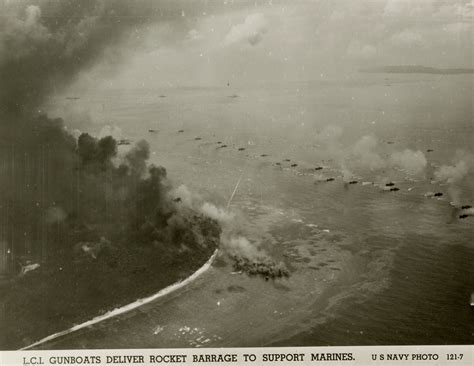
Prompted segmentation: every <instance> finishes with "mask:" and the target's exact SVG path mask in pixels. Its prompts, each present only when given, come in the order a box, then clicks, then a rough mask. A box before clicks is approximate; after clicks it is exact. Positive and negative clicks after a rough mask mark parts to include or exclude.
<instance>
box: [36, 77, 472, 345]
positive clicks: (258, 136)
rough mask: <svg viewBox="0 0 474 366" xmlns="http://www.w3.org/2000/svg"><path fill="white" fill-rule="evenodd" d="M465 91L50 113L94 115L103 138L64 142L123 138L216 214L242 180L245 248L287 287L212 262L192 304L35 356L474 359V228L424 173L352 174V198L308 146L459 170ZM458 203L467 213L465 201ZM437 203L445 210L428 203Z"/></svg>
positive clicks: (197, 91) (385, 86) (194, 286)
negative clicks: (368, 351) (264, 352)
mask: <svg viewBox="0 0 474 366" xmlns="http://www.w3.org/2000/svg"><path fill="white" fill-rule="evenodd" d="M472 81H473V80H472V77H468V78H466V77H465V76H446V77H444V76H442V77H440V76H437V75H434V76H433V75H429V76H419V75H418V76H417V75H403V76H396V75H390V76H389V77H385V76H384V75H369V76H367V75H364V78H362V77H357V76H354V78H353V79H351V80H343V81H330V82H312V83H286V84H276V85H271V86H269V85H261V86H255V87H252V88H250V87H246V88H238V87H233V86H231V87H226V88H168V89H162V90H140V91H133V92H131V91H121V92H118V91H107V92H100V93H97V94H93V93H90V94H86V95H83V96H81V99H80V100H79V101H74V102H71V101H64V100H60V99H59V98H58V99H55V100H52V101H51V106H50V109H51V111H52V113H53V114H54V113H55V112H57V114H61V111H62V110H64V108H72V107H74V108H83V109H85V110H89V111H91V113H92V117H93V118H92V120H93V121H94V125H88V126H81V125H75V126H70V127H71V128H79V129H86V128H87V129H89V130H90V129H92V130H93V131H92V132H98V131H99V130H100V129H101V128H102V127H103V126H104V125H106V124H108V125H115V126H118V127H120V129H121V134H122V138H127V139H131V140H133V141H137V140H139V139H143V138H145V139H147V140H148V142H149V143H150V146H151V151H152V156H151V161H152V162H153V163H155V164H160V165H163V166H164V167H166V169H167V171H168V176H169V177H170V179H171V180H172V181H173V182H174V183H175V184H177V185H179V184H185V185H186V186H187V187H188V188H189V189H190V190H191V191H193V192H195V193H197V194H199V195H200V196H202V198H203V199H205V200H206V201H209V202H211V203H213V204H215V205H217V206H219V207H224V208H225V207H226V205H227V203H228V200H229V197H230V196H231V194H232V192H233V190H234V188H235V185H236V183H237V181H238V180H239V177H240V176H242V180H241V182H240V184H239V186H238V189H237V191H236V194H235V196H234V198H233V200H232V202H231V204H230V210H231V211H232V212H234V213H235V214H236V215H237V216H238V217H239V220H240V221H241V222H242V228H241V232H240V233H241V234H242V235H245V236H246V237H247V238H248V239H249V240H250V241H251V242H254V243H259V244H260V245H261V246H262V247H264V248H265V250H267V251H268V252H269V253H270V254H272V255H274V256H275V257H277V258H282V259H284V260H285V261H286V262H287V263H288V264H289V267H290V269H291V273H292V274H291V277H290V278H289V279H276V280H269V281H265V280H264V279H263V278H259V277H248V276H247V275H245V274H240V273H235V272H233V269H232V266H231V265H230V264H229V263H223V262H222V260H219V259H218V260H217V261H216V262H215V265H214V266H213V267H212V268H211V269H210V270H209V271H207V272H206V273H204V274H203V275H201V276H200V277H199V278H198V279H196V280H195V281H194V282H192V283H191V284H189V285H188V286H186V287H185V288H182V289H180V290H178V291H176V292H173V293H172V294H170V295H168V296H166V297H164V298H160V299H158V300H156V301H154V302H152V303H149V304H146V305H144V306H142V307H140V308H138V309H135V310H132V311H130V312H128V313H126V314H122V315H119V316H117V317H115V318H112V319H108V320H105V321H103V322H101V323H99V324H95V325H93V326H91V327H89V328H86V329H82V330H79V331H77V332H75V333H72V334H69V335H67V336H64V337H62V338H58V339H56V340H54V341H51V342H49V343H46V344H43V345H42V346H41V347H44V348H125V347H128V348H130V347H136V348H146V347H158V348H159V347H222V346H228V347H230V346H264V345H265V346H271V345H278V346H287V345H288V346H289V345H291V346H294V345H304V346H310V345H312V346H322V345H379V344H444V343H447V344H463V343H464V344H466V343H472V339H473V337H474V311H473V310H472V308H470V307H469V296H470V294H471V292H474V265H473V263H474V244H473V240H472V239H473V237H474V236H473V234H474V225H473V224H474V218H473V217H468V218H466V219H464V220H461V219H459V218H458V216H459V210H457V209H455V208H454V207H452V206H451V205H450V204H449V202H450V200H451V199H450V197H449V194H448V191H447V186H443V185H439V184H438V183H436V184H432V183H431V178H432V177H431V176H430V171H429V169H427V172H426V174H425V176H422V177H417V178H416V179H411V178H410V177H408V176H407V174H406V173H405V172H403V171H398V170H393V169H390V168H387V169H386V170H384V171H382V172H381V171H377V172H376V173H375V172H373V171H370V170H366V171H358V172H357V174H356V176H355V179H357V181H358V183H357V184H353V185H348V184H344V182H343V180H342V178H341V171H340V166H339V165H338V164H337V159H336V154H335V153H334V151H332V149H328V147H327V146H321V145H320V144H318V143H317V142H315V139H314V136H315V135H316V134H317V133H320V132H321V131H322V130H323V129H324V128H325V127H326V126H328V125H333V126H338V127H340V128H341V130H343V131H344V133H343V134H342V136H341V139H340V141H339V143H340V144H341V145H342V146H349V145H352V144H354V143H355V142H356V141H357V140H359V139H360V138H361V137H362V136H365V135H374V136H375V137H376V138H377V140H378V141H379V144H381V145H383V151H384V153H387V154H388V153H389V152H390V151H402V150H404V149H407V148H410V149H412V150H420V151H423V152H425V154H426V157H427V160H428V163H429V164H430V165H433V166H439V165H441V164H447V163H451V159H452V158H453V157H454V155H455V153H456V151H457V150H458V149H464V150H466V151H470V152H471V153H472V146H471V145H472V141H473V137H474V124H473V116H472V102H473V100H472V96H473V94H472V85H473V83H472ZM160 95H165V96H166V97H165V98H163V97H160ZM231 95H237V97H232V98H230V97H229V96H231ZM71 103H76V104H75V105H73V106H72V105H71ZM150 130H151V132H150ZM180 130H183V132H179V131H180ZM196 138H200V139H196ZM218 142H220V143H218ZM223 144H226V145H227V147H225V148H220V146H222V145H223ZM126 148H127V146H123V147H121V149H126ZM239 148H240V151H239ZM242 148H243V149H242ZM428 149H432V150H433V152H430V153H426V151H427V150H428ZM262 155H263V156H262ZM285 159H289V160H290V161H285ZM276 163H279V164H276ZM292 164H293V165H294V164H297V165H296V166H292ZM319 166H321V167H323V169H321V170H318V171H315V170H314V168H315V167H319ZM316 174H320V175H321V176H322V178H329V177H334V178H335V180H334V181H332V182H326V181H325V180H324V179H319V180H318V179H317V177H316ZM408 178H410V179H408ZM470 178H471V179H470V181H472V179H473V178H474V177H470ZM363 181H365V182H371V184H365V185H363V184H362V182H363ZM386 181H393V182H396V185H397V187H398V188H399V189H400V190H399V191H396V192H387V191H384V190H383V189H381V188H380V187H379V186H378V184H380V185H382V186H383V185H384V183H385V182H386ZM372 182H374V183H375V184H372ZM459 188H460V190H461V192H462V194H461V197H462V200H463V203H464V204H470V205H472V204H473V201H474V191H473V188H472V185H471V186H462V187H459ZM428 191H440V192H443V193H444V194H443V196H442V197H440V198H439V199H438V198H427V197H425V196H424V195H425V193H426V192H428ZM150 281H153V279H150Z"/></svg>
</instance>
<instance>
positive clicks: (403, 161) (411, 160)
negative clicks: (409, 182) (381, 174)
mask: <svg viewBox="0 0 474 366" xmlns="http://www.w3.org/2000/svg"><path fill="white" fill-rule="evenodd" d="M390 161H391V163H392V164H393V165H395V166H397V167H399V168H400V169H402V170H404V171H405V172H406V173H408V174H411V175H418V174H421V173H422V172H423V171H424V169H425V168H426V165H427V161H426V157H425V154H423V153H422V152H421V151H413V150H410V149H405V150H404V151H400V152H394V153H393V154H392V155H391V157H390Z"/></svg>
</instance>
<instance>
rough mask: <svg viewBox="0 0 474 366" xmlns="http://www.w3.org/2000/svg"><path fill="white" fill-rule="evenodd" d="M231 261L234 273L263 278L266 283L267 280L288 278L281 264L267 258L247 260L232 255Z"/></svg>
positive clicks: (286, 270)
mask: <svg viewBox="0 0 474 366" xmlns="http://www.w3.org/2000/svg"><path fill="white" fill-rule="evenodd" d="M232 260H233V261H234V263H233V264H232V266H233V268H234V270H235V271H242V272H245V273H247V274H248V275H250V276H256V275H259V276H263V277H264V278H265V280H267V281H268V280H269V279H275V278H282V277H286V278H288V277H290V272H289V271H288V269H287V268H286V267H285V265H284V264H283V263H282V262H280V263H276V262H274V261H272V260H271V259H269V258H264V257H260V258H254V259H249V258H246V257H242V256H238V255H233V256H232Z"/></svg>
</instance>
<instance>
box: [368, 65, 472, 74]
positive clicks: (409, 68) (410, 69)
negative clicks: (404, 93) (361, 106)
mask: <svg viewBox="0 0 474 366" xmlns="http://www.w3.org/2000/svg"><path fill="white" fill-rule="evenodd" d="M359 72H362V73H372V74H378V73H386V74H435V75H460V74H474V68H468V67H464V68H446V69H444V68H437V67H431V66H422V65H386V66H378V67H370V68H361V69H359Z"/></svg>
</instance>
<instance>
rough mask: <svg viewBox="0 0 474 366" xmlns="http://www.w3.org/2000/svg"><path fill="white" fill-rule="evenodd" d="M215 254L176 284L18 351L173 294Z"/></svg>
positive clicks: (208, 263)
mask: <svg viewBox="0 0 474 366" xmlns="http://www.w3.org/2000/svg"><path fill="white" fill-rule="evenodd" d="M217 253H218V249H216V250H215V251H214V253H213V254H212V255H211V257H210V258H209V259H208V261H207V262H206V263H204V264H203V265H202V266H201V267H200V268H199V269H198V270H197V271H195V272H194V273H193V274H191V275H190V276H189V277H187V278H185V279H184V280H181V281H177V282H175V283H173V284H171V285H169V286H167V287H165V288H163V289H161V290H159V291H158V292H157V293H156V294H154V295H151V296H148V297H145V298H142V299H138V300H136V301H134V302H132V303H130V304H127V305H124V306H121V307H119V308H115V309H113V310H110V311H108V312H107V313H105V314H103V315H99V316H96V317H94V318H92V319H91V320H88V321H86V322H84V323H81V324H77V325H74V326H73V327H71V328H69V329H66V330H63V331H61V332H58V333H54V334H52V335H49V336H47V337H45V338H43V339H40V340H39V341H37V342H34V343H32V344H30V345H29V346H26V347H23V348H21V349H20V350H28V349H32V348H34V347H36V346H39V345H41V344H44V343H47V342H49V341H51V340H53V339H56V338H59V337H62V336H64V335H66V334H70V333H73V332H75V331H77V330H79V329H82V328H86V327H88V326H91V325H94V324H97V323H99V322H102V321H104V320H106V319H110V318H113V317H115V316H118V315H120V314H124V313H127V312H129V311H131V310H133V309H136V308H138V307H140V306H142V305H145V304H148V303H150V302H152V301H154V300H156V299H159V298H160V297H163V296H166V295H168V294H170V293H172V292H174V291H176V290H178V289H180V288H183V287H184V286H186V285H188V284H189V283H191V282H192V281H194V280H195V279H196V278H198V277H199V276H200V275H201V274H203V273H204V272H206V271H207V270H208V269H209V268H210V267H211V265H212V263H213V261H214V259H215V257H216V256H217Z"/></svg>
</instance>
